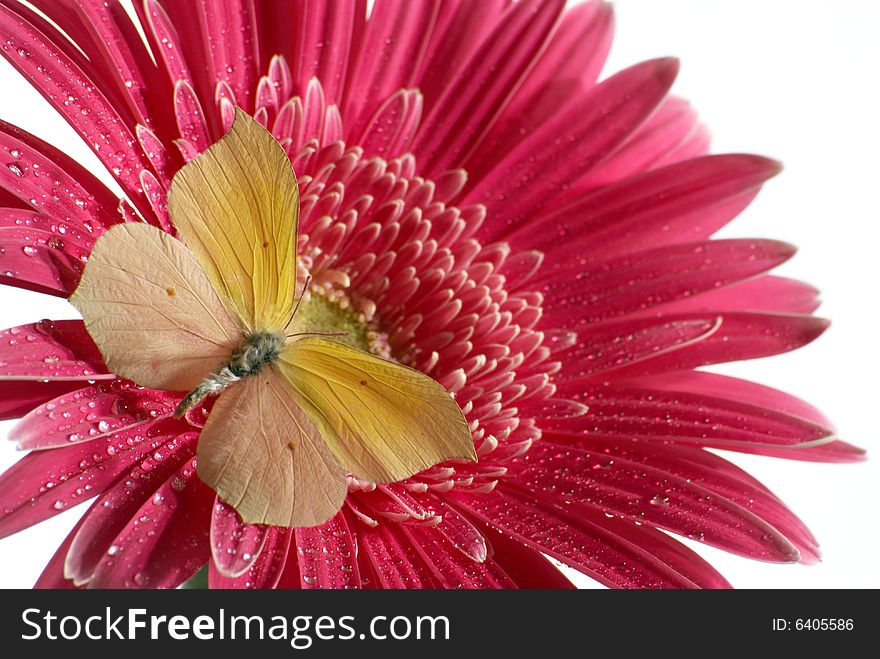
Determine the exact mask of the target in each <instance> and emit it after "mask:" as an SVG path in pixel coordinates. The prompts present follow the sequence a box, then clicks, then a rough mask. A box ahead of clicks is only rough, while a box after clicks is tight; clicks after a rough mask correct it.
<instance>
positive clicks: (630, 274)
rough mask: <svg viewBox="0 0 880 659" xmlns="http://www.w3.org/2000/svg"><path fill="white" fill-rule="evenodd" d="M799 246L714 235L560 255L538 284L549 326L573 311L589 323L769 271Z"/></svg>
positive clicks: (635, 311) (561, 323) (645, 308)
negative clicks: (630, 249)
mask: <svg viewBox="0 0 880 659" xmlns="http://www.w3.org/2000/svg"><path fill="white" fill-rule="evenodd" d="M794 253H795V248H794V247H793V246H791V245H789V244H787V243H782V242H778V241H773V240H748V239H744V240H712V241H708V242H699V243H681V244H675V245H668V246H665V247H659V248H657V249H651V250H647V251H644V252H636V253H632V254H627V255H626V256H621V257H617V258H612V259H607V260H602V261H599V262H596V263H588V264H586V265H582V264H581V263H580V262H579V261H578V260H573V259H570V258H567V259H565V260H561V261H560V260H555V259H554V258H553V257H555V256H557V254H553V255H551V258H550V260H549V264H548V265H547V266H545V267H544V268H543V269H542V270H541V272H540V273H539V275H538V277H537V281H536V282H535V283H534V286H535V287H536V288H537V289H538V290H539V291H541V293H543V294H544V305H543V312H544V313H543V317H544V321H545V322H546V323H547V324H548V325H549V326H558V325H564V324H565V321H566V320H568V319H569V318H570V317H571V316H573V315H577V316H578V318H579V319H580V320H581V321H583V322H587V323H596V322H601V321H603V320H608V319H609V318H616V317H619V316H626V315H629V314H634V313H639V314H641V313H647V312H649V311H650V312H652V313H653V309H654V307H656V306H660V305H666V304H670V303H674V302H676V301H678V300H681V299H686V298H692V297H695V296H698V295H700V294H701V293H703V292H704V291H710V292H711V291H713V290H716V289H718V288H721V287H723V286H728V285H730V284H732V283H734V282H737V281H741V280H743V279H747V278H750V277H753V276H755V275H757V274H759V273H761V272H765V271H767V270H769V269H771V268H774V267H776V266H777V265H779V264H781V263H783V262H785V261H786V260H788V259H789V258H791V257H792V256H793V255H794Z"/></svg>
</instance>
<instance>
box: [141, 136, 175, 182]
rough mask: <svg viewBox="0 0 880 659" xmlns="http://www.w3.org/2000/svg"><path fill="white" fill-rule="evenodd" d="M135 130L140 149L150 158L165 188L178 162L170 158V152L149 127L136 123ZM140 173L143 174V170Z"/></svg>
mask: <svg viewBox="0 0 880 659" xmlns="http://www.w3.org/2000/svg"><path fill="white" fill-rule="evenodd" d="M136 132H137V138H138V142H140V145H141V149H143V151H144V153H145V154H146V156H147V158H148V159H149V160H150V164H152V165H153V169H154V170H155V171H156V172H157V173H158V176H159V180H160V181H161V183H162V186H163V188H167V187H168V184H169V183H171V177H172V175H173V173H174V171H173V170H174V169H175V168H176V167H177V166H178V162H177V161H175V160H173V159H172V152H171V151H169V150H168V148H167V147H166V146H165V144H164V143H163V142H162V141H161V140H160V139H159V138H158V137H157V136H156V134H155V133H154V132H153V131H151V130H150V129H149V128H147V127H146V126H142V125H140V124H138V125H137V127H136ZM144 171H147V170H144ZM141 174H142V175H143V172H142V173H141Z"/></svg>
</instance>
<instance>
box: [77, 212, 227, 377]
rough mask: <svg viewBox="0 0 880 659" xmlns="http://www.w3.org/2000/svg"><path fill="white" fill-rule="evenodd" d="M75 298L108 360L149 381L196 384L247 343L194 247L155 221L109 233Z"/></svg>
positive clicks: (112, 366) (97, 247) (115, 367)
mask: <svg viewBox="0 0 880 659" xmlns="http://www.w3.org/2000/svg"><path fill="white" fill-rule="evenodd" d="M70 301H71V303H72V304H73V305H74V306H75V307H76V308H77V309H78V310H79V311H80V313H81V314H82V316H83V320H84V322H85V325H86V329H87V330H88V332H89V334H90V335H91V336H92V338H93V339H94V340H95V343H96V344H97V345H98V347H99V348H100V350H101V354H102V355H103V357H104V361H105V362H106V364H107V367H108V368H109V369H110V370H111V371H113V372H114V373H116V374H117V375H121V376H122V377H125V378H128V379H130V380H133V381H134V382H136V383H137V384H139V385H142V386H145V387H150V388H154V389H169V390H172V391H180V390H185V389H191V388H193V387H195V386H196V385H197V384H198V383H199V382H200V381H201V379H202V378H203V377H204V376H205V375H207V374H208V373H212V372H214V371H215V370H217V369H218V368H220V366H222V365H223V364H224V363H225V362H226V361H227V360H228V358H229V353H230V351H231V350H232V349H233V348H234V347H235V345H237V344H238V343H240V342H241V328H240V326H239V325H238V323H237V322H236V321H235V320H234V319H233V318H232V316H231V315H230V314H229V312H228V311H227V310H226V308H225V307H224V305H223V303H222V302H221V301H220V298H219V297H218V296H217V293H216V291H215V290H214V287H213V286H212V285H211V283H210V282H209V281H208V279H207V277H206V275H205V273H204V271H203V270H202V267H201V266H200V265H199V262H198V261H197V260H196V257H195V256H194V255H193V253H192V252H191V251H190V250H189V249H187V247H186V245H184V244H183V243H182V242H180V241H179V240H175V239H174V238H172V237H171V236H170V235H168V234H167V233H164V232H163V231H160V230H159V229H156V228H155V227H152V226H149V225H147V224H135V223H130V224H118V225H116V226H114V227H112V228H111V229H109V230H108V231H107V232H105V233H104V234H103V235H101V237H100V238H99V239H98V241H97V243H95V247H94V249H93V250H92V253H91V256H90V257H89V263H88V267H86V269H85V272H84V273H83V276H82V279H81V280H80V283H79V286H78V287H77V289H76V290H75V291H74V293H73V295H72V296H71V298H70Z"/></svg>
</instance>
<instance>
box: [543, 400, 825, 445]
mask: <svg viewBox="0 0 880 659" xmlns="http://www.w3.org/2000/svg"><path fill="white" fill-rule="evenodd" d="M559 394H560V395H562V396H566V395H568V396H573V397H575V398H576V400H578V401H581V402H582V403H584V404H585V405H587V406H588V407H589V408H590V412H589V414H587V415H586V416H584V417H580V418H575V419H548V420H547V422H546V423H542V428H544V429H546V430H548V431H554V432H560V433H564V434H569V435H572V436H583V437H587V436H590V437H620V438H624V437H625V438H635V437H638V438H641V439H647V440H655V441H658V442H674V443H679V444H690V445H694V446H711V447H714V448H724V449H730V450H741V451H746V452H748V451H750V449H752V448H762V447H789V448H790V449H791V451H790V452H791V453H793V454H796V453H797V451H798V450H799V447H800V448H807V447H809V446H814V445H819V444H823V443H827V442H829V441H832V440H833V439H834V435H833V431H832V430H830V429H829V428H826V427H824V426H821V425H816V424H814V423H811V422H809V421H806V420H804V419H801V418H799V417H795V416H789V415H787V414H782V413H780V412H775V411H772V410H768V409H766V408H765V407H757V406H753V405H748V404H745V403H739V402H736V401H732V400H729V399H725V398H714V397H711V396H708V395H706V394H705V393H687V392H680V391H662V390H655V389H639V388H632V387H629V386H627V385H609V386H606V385H604V384H586V383H577V384H572V385H567V386H563V387H562V388H561V390H560V392H559ZM793 457H794V456H793Z"/></svg>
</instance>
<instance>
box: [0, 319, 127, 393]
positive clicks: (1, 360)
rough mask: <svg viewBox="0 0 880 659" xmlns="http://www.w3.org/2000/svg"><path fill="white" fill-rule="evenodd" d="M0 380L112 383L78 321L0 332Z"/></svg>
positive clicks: (62, 321)
mask: <svg viewBox="0 0 880 659" xmlns="http://www.w3.org/2000/svg"><path fill="white" fill-rule="evenodd" d="M0 364H2V366H0V380H38V381H41V382H46V381H50V382H54V381H59V380H112V379H115V377H116V376H114V375H112V374H110V373H107V370H106V368H104V365H103V360H102V358H101V354H100V353H99V352H98V348H97V347H96V346H95V344H94V342H93V341H92V339H91V337H90V336H89V335H88V332H86V330H85V327H83V324H82V321H80V320H58V321H51V320H41V321H40V322H37V323H28V324H27V325H20V326H18V327H11V328H10V329H6V330H2V331H0Z"/></svg>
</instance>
